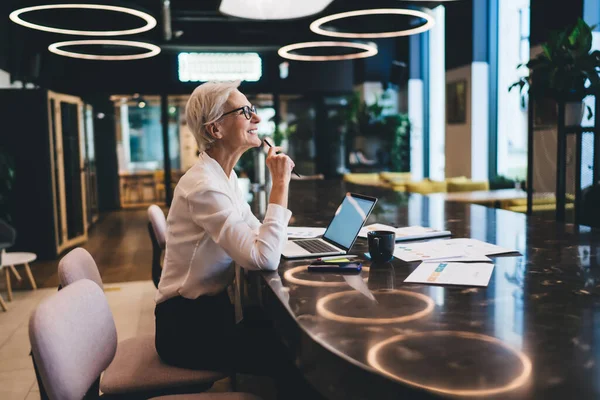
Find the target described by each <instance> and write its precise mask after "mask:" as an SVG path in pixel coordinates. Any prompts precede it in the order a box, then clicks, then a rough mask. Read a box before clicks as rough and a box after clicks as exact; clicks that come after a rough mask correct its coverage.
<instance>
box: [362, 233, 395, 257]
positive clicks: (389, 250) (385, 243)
mask: <svg viewBox="0 0 600 400" xmlns="http://www.w3.org/2000/svg"><path fill="white" fill-rule="evenodd" d="M367 239H368V240H369V254H370V255H371V260H372V261H373V262H376V263H385V262H388V261H390V260H391V259H392V257H393V256H394V245H395V244H396V234H395V233H394V232H392V231H370V232H368V233H367Z"/></svg>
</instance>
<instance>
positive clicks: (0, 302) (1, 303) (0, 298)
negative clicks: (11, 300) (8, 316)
mask: <svg viewBox="0 0 600 400" xmlns="http://www.w3.org/2000/svg"><path fill="white" fill-rule="evenodd" d="M0 307H2V309H3V310H4V311H8V307H6V303H5V302H4V299H3V298H2V295H0Z"/></svg>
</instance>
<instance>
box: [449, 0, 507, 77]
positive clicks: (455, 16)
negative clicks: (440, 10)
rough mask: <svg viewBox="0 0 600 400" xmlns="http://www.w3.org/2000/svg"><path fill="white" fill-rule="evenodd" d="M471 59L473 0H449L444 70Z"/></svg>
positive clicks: (459, 65) (468, 61)
mask: <svg viewBox="0 0 600 400" xmlns="http://www.w3.org/2000/svg"><path fill="white" fill-rule="evenodd" d="M485 1H487V0H485ZM509 1H510V0H509ZM472 60H473V0H463V1H454V2H449V3H447V4H446V70H450V69H454V68H457V67H462V66H463V65H467V64H471V61H472Z"/></svg>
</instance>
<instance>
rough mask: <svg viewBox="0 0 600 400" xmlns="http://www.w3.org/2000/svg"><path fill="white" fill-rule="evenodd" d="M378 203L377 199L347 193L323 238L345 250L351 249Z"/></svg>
mask: <svg viewBox="0 0 600 400" xmlns="http://www.w3.org/2000/svg"><path fill="white" fill-rule="evenodd" d="M376 202H377V199H375V198H371V197H366V196H365V197H362V196H361V197H357V196H356V195H353V194H352V193H347V194H346V197H344V201H342V204H341V205H340V206H339V207H338V209H337V211H336V212H335V216H334V217H333V219H332V220H331V222H330V223H329V226H328V227H327V230H326V231H325V234H324V235H323V238H325V239H327V240H329V241H332V242H334V243H336V244H338V245H339V246H340V247H343V248H344V249H350V247H351V246H352V244H353V243H354V240H355V239H356V236H357V235H358V232H359V231H360V228H362V226H363V224H364V222H365V220H366V219H367V218H368V217H369V214H370V213H371V210H372V209H373V206H374V205H375V203H376Z"/></svg>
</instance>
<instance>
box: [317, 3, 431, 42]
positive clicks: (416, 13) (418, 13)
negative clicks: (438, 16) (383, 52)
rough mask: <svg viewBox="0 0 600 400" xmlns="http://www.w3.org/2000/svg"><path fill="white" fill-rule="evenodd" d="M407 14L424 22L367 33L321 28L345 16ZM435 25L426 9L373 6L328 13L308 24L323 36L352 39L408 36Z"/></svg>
mask: <svg viewBox="0 0 600 400" xmlns="http://www.w3.org/2000/svg"><path fill="white" fill-rule="evenodd" d="M390 14H395V15H407V16H411V17H418V18H422V19H423V20H425V22H424V23H423V24H422V25H420V26H416V27H414V28H409V29H404V30H400V31H393V32H369V33H359V32H337V31H328V30H326V29H323V28H322V26H323V25H324V24H326V23H328V22H332V21H338V20H341V19H345V18H353V17H362V16H365V15H390ZM434 25H435V20H434V19H433V17H432V16H431V15H430V14H429V13H428V12H426V11H422V10H412V9H407V8H374V9H371V10H356V11H347V12H342V13H338V14H332V15H328V16H325V17H322V18H319V19H317V20H315V21H313V22H312V23H311V24H310V30H311V31H313V32H314V33H317V34H319V35H323V36H331V37H338V38H352V39H376V38H391V37H398V36H410V35H416V34H418V33H423V32H426V31H428V30H430V29H431V28H433V26H434Z"/></svg>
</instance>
